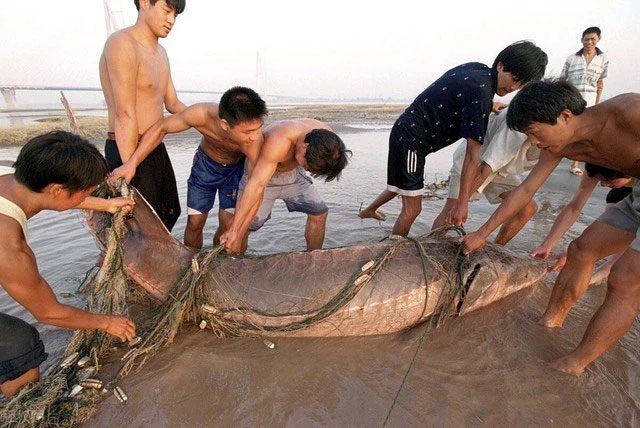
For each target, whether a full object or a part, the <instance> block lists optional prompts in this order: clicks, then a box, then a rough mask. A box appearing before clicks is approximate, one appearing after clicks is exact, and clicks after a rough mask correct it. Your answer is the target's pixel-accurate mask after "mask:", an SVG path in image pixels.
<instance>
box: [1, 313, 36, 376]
mask: <svg viewBox="0 0 640 428" xmlns="http://www.w3.org/2000/svg"><path fill="white" fill-rule="evenodd" d="M47 356H48V355H47V353H46V352H44V344H43V343H42V340H40V334H38V330H36V329H35V328H34V327H33V326H31V325H29V324H28V323H26V322H24V321H22V320H21V319H19V318H16V317H12V316H10V315H5V314H0V384H3V383H5V382H7V381H10V380H14V379H17V378H19V377H20V376H22V375H23V374H25V373H26V372H27V371H28V370H31V369H33V368H36V367H38V366H39V365H40V364H41V363H42V362H43V361H44V360H46V359H47Z"/></svg>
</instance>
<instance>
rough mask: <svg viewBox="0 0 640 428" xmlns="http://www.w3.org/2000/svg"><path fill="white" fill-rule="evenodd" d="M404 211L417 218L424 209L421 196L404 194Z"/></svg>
mask: <svg viewBox="0 0 640 428" xmlns="http://www.w3.org/2000/svg"><path fill="white" fill-rule="evenodd" d="M402 211H403V212H404V214H405V215H406V216H408V217H412V218H416V217H418V215H419V214H420V212H421V211H422V197H421V196H403V197H402Z"/></svg>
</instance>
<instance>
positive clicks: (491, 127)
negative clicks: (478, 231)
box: [432, 109, 540, 245]
mask: <svg viewBox="0 0 640 428" xmlns="http://www.w3.org/2000/svg"><path fill="white" fill-rule="evenodd" d="M485 141H486V142H487V143H485V145H483V146H482V149H481V155H480V157H481V160H482V166H481V172H480V175H479V176H478V177H477V179H476V181H475V182H474V183H473V187H472V189H476V190H475V192H473V193H472V196H471V197H470V198H469V200H474V199H479V198H480V194H483V195H484V196H485V198H487V200H488V201H489V203H490V204H500V203H501V202H502V200H503V199H504V198H505V197H506V196H507V194H508V193H509V192H510V191H511V190H513V189H515V188H516V187H518V186H519V185H520V183H521V180H520V178H519V175H520V174H523V173H524V172H526V171H529V170H530V169H531V168H533V166H534V165H535V164H536V162H537V161H538V156H539V153H540V150H539V149H537V148H536V147H533V146H532V145H531V144H530V143H529V141H528V140H527V136H526V135H524V134H522V133H520V132H517V131H513V130H511V129H509V127H508V126H507V110H506V109H505V110H503V111H502V112H501V113H499V114H491V116H489V123H488V125H487V133H486V136H485ZM465 150H466V142H462V144H460V146H458V148H457V149H456V151H455V153H454V155H453V165H452V166H451V170H450V172H449V174H450V179H449V195H448V198H447V202H446V203H445V205H444V207H443V208H442V211H441V212H440V214H439V215H438V217H436V219H435V220H434V222H433V226H432V229H436V228H438V227H441V226H444V225H445V220H446V218H447V213H448V212H449V210H451V209H452V208H453V207H454V206H455V204H456V202H457V199H458V194H459V193H460V176H461V171H462V164H463V162H464V154H465ZM537 210H538V206H537V205H536V203H535V202H534V201H533V200H531V201H530V202H529V203H528V204H527V205H526V206H525V207H524V208H523V209H522V210H520V212H518V214H516V215H515V216H513V217H512V218H511V219H510V220H509V221H507V222H505V224H504V225H503V226H502V228H501V229H500V232H499V233H498V236H497V237H496V243H498V244H500V245H505V244H506V243H507V242H509V241H510V240H511V239H512V238H513V237H514V236H516V235H517V234H518V232H519V231H520V230H521V229H522V228H523V227H524V225H525V224H526V223H527V222H528V221H529V219H531V217H532V216H533V215H534V214H535V213H536V211H537Z"/></svg>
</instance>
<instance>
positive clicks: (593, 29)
mask: <svg viewBox="0 0 640 428" xmlns="http://www.w3.org/2000/svg"><path fill="white" fill-rule="evenodd" d="M590 33H595V34H597V35H598V38H600V37H601V35H600V34H601V32H600V28H598V27H589V28H587V29H586V30H584V31H583V32H582V37H584V36H585V35H586V34H590Z"/></svg>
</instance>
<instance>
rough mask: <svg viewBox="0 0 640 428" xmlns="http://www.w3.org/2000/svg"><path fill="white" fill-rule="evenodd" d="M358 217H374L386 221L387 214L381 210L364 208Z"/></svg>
mask: <svg viewBox="0 0 640 428" xmlns="http://www.w3.org/2000/svg"><path fill="white" fill-rule="evenodd" d="M358 217H360V218H363V219H364V218H374V219H376V220H380V221H385V220H386V219H387V216H386V215H384V214H383V213H381V212H380V211H373V210H362V211H360V212H359V213H358Z"/></svg>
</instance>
